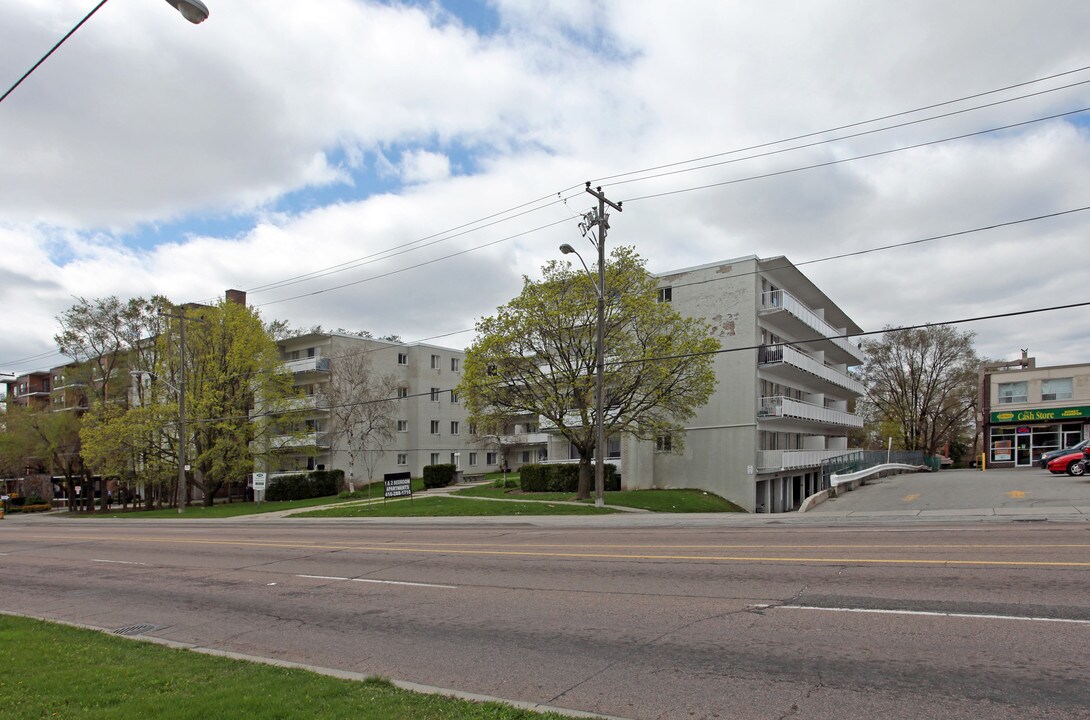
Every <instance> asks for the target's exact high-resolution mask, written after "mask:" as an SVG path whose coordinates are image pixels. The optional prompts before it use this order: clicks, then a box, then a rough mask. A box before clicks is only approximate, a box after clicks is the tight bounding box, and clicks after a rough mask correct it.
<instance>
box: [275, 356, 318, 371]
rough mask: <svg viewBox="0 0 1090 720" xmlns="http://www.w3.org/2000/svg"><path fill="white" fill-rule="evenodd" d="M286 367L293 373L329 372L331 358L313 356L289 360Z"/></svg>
mask: <svg viewBox="0 0 1090 720" xmlns="http://www.w3.org/2000/svg"><path fill="white" fill-rule="evenodd" d="M284 367H285V368H287V370H288V372H291V373H305V372H329V358H323V357H312V358H303V359H301V360H289V361H288V362H286V363H284Z"/></svg>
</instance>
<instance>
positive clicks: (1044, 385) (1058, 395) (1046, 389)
mask: <svg viewBox="0 0 1090 720" xmlns="http://www.w3.org/2000/svg"><path fill="white" fill-rule="evenodd" d="M1072 397H1073V395H1072V392H1071V378H1055V379H1053V380H1042V381H1041V399H1042V400H1070V399H1071V398H1072Z"/></svg>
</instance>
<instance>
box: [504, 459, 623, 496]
mask: <svg viewBox="0 0 1090 720" xmlns="http://www.w3.org/2000/svg"><path fill="white" fill-rule="evenodd" d="M604 469H605V478H604V480H605V483H604V485H605V488H604V489H605V490H607V491H609V492H614V491H617V490H620V489H621V477H620V476H619V475H618V474H617V466H616V465H613V464H612V463H605V465H604ZM519 476H520V477H521V482H522V491H523V492H555V493H573V492H577V491H578V490H579V465H578V464H575V463H555V464H553V463H550V464H548V465H537V464H535V465H523V466H522V467H520V468H519ZM590 483H591V487H592V488H593V487H594V478H593V477H591V480H590Z"/></svg>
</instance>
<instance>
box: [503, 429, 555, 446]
mask: <svg viewBox="0 0 1090 720" xmlns="http://www.w3.org/2000/svg"><path fill="white" fill-rule="evenodd" d="M499 440H500V443H501V444H502V445H511V446H515V445H544V444H545V443H547V442H548V441H549V434H548V433H543V432H532V433H515V434H514V435H500V436H499Z"/></svg>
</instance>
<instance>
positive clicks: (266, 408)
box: [250, 395, 329, 417]
mask: <svg viewBox="0 0 1090 720" xmlns="http://www.w3.org/2000/svg"><path fill="white" fill-rule="evenodd" d="M327 410H329V400H328V399H327V398H326V397H325V396H324V395H306V396H304V397H298V398H291V399H288V400H281V401H279V402H277V403H276V404H275V406H274V405H272V404H265V405H262V406H261V407H255V408H254V409H253V410H251V411H250V416H251V417H256V416H258V415H280V414H282V413H306V412H311V411H313V412H315V413H317V412H325V411H327Z"/></svg>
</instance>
